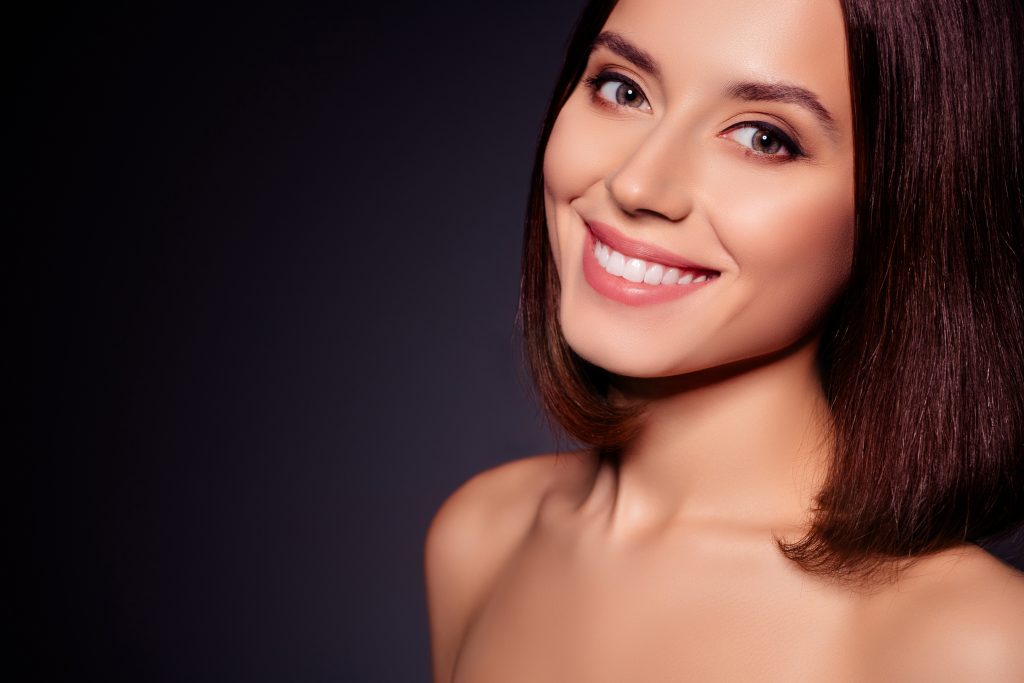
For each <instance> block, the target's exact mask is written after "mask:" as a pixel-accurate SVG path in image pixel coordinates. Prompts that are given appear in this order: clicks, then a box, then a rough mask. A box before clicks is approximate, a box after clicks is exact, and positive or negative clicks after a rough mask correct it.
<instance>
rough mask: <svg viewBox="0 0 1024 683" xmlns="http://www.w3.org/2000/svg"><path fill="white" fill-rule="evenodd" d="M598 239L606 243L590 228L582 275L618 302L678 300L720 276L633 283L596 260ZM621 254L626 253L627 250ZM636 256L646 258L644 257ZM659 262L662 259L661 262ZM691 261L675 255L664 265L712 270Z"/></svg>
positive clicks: (644, 304) (638, 303)
mask: <svg viewBox="0 0 1024 683" xmlns="http://www.w3.org/2000/svg"><path fill="white" fill-rule="evenodd" d="M598 239H599V240H600V241H601V242H604V240H603V239H601V238H600V237H596V235H595V233H594V232H593V231H591V230H588V231H587V235H586V244H585V246H584V248H583V278H584V279H585V280H586V281H587V284H589V285H590V287H591V289H593V290H594V291H595V292H597V293H598V294H600V295H601V296H604V297H605V298H608V299H611V300H612V301H617V302H619V303H622V304H626V305H627V306H649V305H653V304H660V303H664V302H666V301H673V300H675V299H679V298H680V297H684V296H686V295H687V294H693V293H695V292H697V291H699V290H702V289H703V288H704V287H706V286H708V285H710V284H711V283H713V282H715V281H716V280H717V278H714V279H711V280H705V281H704V282H698V283H696V284H693V283H690V284H686V285H649V284H647V283H644V282H630V281H629V280H626V279H625V278H621V277H617V276H615V275H612V274H611V273H609V272H608V271H606V270H605V269H604V268H602V267H601V264H600V263H598V262H597V257H596V256H595V255H594V245H595V244H596V241H595V240H598ZM604 243H605V244H607V245H608V246H610V247H612V248H613V249H615V250H616V251H619V249H618V248H616V247H615V246H613V245H612V244H610V243H608V242H604ZM655 251H657V250H655ZM622 253H623V254H624V255H627V252H622ZM661 253H665V252H661ZM634 254H636V252H635V251H633V252H632V253H629V254H628V255H629V256H634ZM634 257H635V258H643V257H641V256H634ZM645 260H646V259H645ZM650 260H652V261H655V260H657V259H656V258H655V257H654V256H653V255H651V256H650ZM659 263H663V262H662V261H659ZM689 263H690V262H689V261H686V260H680V259H679V258H678V257H675V258H673V259H672V260H670V261H669V262H668V263H665V265H672V266H674V267H677V268H691V269H693V268H699V269H702V270H709V271H710V270H711V269H710V268H704V267H703V266H696V265H686V264H689ZM677 264H684V265H677Z"/></svg>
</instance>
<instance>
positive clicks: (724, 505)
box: [595, 339, 831, 533]
mask: <svg viewBox="0 0 1024 683" xmlns="http://www.w3.org/2000/svg"><path fill="white" fill-rule="evenodd" d="M816 350H817V342H816V339H812V340H810V341H808V342H806V343H803V344H801V345H798V346H796V347H794V348H790V349H787V350H786V351H785V352H782V353H779V354H776V355H774V356H772V357H770V358H763V359H758V360H757V361H756V362H746V363H743V364H738V365H735V366H730V367H728V368H719V369H715V370H714V371H707V372H703V373H699V374H695V375H687V376H683V377H673V378H664V379H653V380H650V379H625V378H619V379H617V380H616V381H615V382H614V387H615V388H614V389H613V392H614V393H613V395H615V396H616V397H617V398H621V399H622V400H627V401H633V400H641V401H643V403H644V404H645V405H646V411H645V417H644V422H643V424H644V426H643V428H642V430H641V432H640V434H639V435H638V436H637V438H636V439H634V440H633V442H631V443H630V444H629V445H628V446H626V447H625V448H624V449H623V450H622V451H621V452H620V453H619V454H618V456H617V458H615V459H614V460H613V462H612V463H611V464H610V465H609V468H608V470H607V471H605V472H603V475H604V477H603V478H604V479H605V484H604V485H602V486H600V488H602V489H603V490H604V492H605V494H607V495H601V496H598V497H599V498H601V499H604V500H610V501H612V503H611V510H612V512H611V520H612V526H613V528H614V529H615V530H616V531H617V532H623V533H630V532H632V531H637V530H640V529H650V528H653V527H658V526H661V525H663V524H666V523H679V522H683V523H688V522H692V523H700V524H702V523H711V524H715V525H716V526H720V525H722V524H727V525H733V526H735V527H736V528H740V529H757V530H761V529H766V528H771V529H775V530H782V529H792V528H794V527H797V528H799V527H802V526H803V525H804V524H805V523H806V521H807V519H808V515H809V512H810V509H811V506H812V504H813V501H814V495H815V493H816V492H817V490H818V488H819V487H820V484H821V482H822V480H823V477H824V474H825V471H826V468H827V466H828V457H829V455H830V452H831V449H830V445H829V437H830V431H829V418H828V415H829V411H828V407H827V403H826V399H825V396H824V393H823V391H822V389H821V385H820V379H819V375H818V371H817V367H816V363H815V354H816ZM601 474H602V473H599V478H600V477H601ZM597 484H598V482H595V493H596V492H597V488H599V487H598V485H597Z"/></svg>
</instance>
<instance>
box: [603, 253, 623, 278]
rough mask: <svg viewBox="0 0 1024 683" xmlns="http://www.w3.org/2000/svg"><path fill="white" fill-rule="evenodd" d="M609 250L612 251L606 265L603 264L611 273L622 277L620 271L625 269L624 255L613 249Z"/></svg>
mask: <svg viewBox="0 0 1024 683" xmlns="http://www.w3.org/2000/svg"><path fill="white" fill-rule="evenodd" d="M611 252H612V253H611V255H610V256H609V257H608V265H607V266H605V270H607V271H608V272H609V273H611V274H612V275H615V276H617V277H622V272H623V271H624V270H625V269H626V257H625V256H623V255H622V254H620V253H619V252H617V251H615V250H614V249H612V250H611Z"/></svg>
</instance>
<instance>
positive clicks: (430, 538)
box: [424, 453, 588, 681]
mask: <svg viewBox="0 0 1024 683" xmlns="http://www.w3.org/2000/svg"><path fill="white" fill-rule="evenodd" d="M587 459H588V456H587V455H585V454H583V453H558V454H548V455H537V456H533V457H529V458H523V459H520V460H513V461H511V462H507V463H504V464H502V465H498V466H497V467H493V468H491V469H488V470H485V471H483V472H480V473H479V474H477V475H475V476H473V477H472V478H470V479H469V480H468V481H466V482H465V483H464V484H462V486H460V487H459V488H458V489H457V490H456V491H455V492H454V493H452V494H451V495H450V496H449V497H448V498H447V500H445V501H444V503H443V504H442V505H441V507H440V508H439V509H438V511H437V513H436V514H435V515H434V519H433V521H432V522H431V524H430V528H429V529H428V531H427V537H426V543H425V546H424V570H425V574H426V589H427V607H428V612H429V618H430V639H431V652H432V657H433V661H434V676H435V680H439V681H440V680H445V678H446V672H449V671H450V668H451V666H452V665H453V664H454V657H455V655H456V653H457V650H458V647H459V645H460V643H461V640H462V636H463V634H464V631H465V628H466V626H467V624H468V622H469V620H470V619H471V618H472V616H473V614H474V612H475V611H476V609H477V608H478V607H479V606H480V604H481V603H482V601H483V600H484V599H485V597H486V595H487V594H488V592H489V589H490V588H491V587H492V585H493V583H494V581H495V580H496V579H497V578H498V576H499V575H500V573H501V570H502V569H503V567H504V566H505V565H506V564H507V563H508V561H509V559H510V558H511V557H512V555H513V554H514V553H515V550H516V548H517V547H518V546H519V544H520V542H521V541H522V540H523V539H524V538H525V537H526V535H527V533H528V532H529V529H530V527H531V525H532V523H533V521H534V519H535V517H536V514H537V510H538V508H539V506H540V503H541V501H542V500H543V499H544V497H545V496H546V495H548V493H549V492H550V491H552V490H553V489H555V488H558V487H560V486H563V485H566V484H568V483H570V482H571V481H572V480H574V479H578V478H579V476H580V473H581V472H582V471H583V469H584V468H585V467H586V462H587Z"/></svg>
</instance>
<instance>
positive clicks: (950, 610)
mask: <svg viewBox="0 0 1024 683" xmlns="http://www.w3.org/2000/svg"><path fill="white" fill-rule="evenodd" d="M870 602H871V603H873V607H872V612H873V615H872V617H871V618H870V620H869V622H868V624H866V627H867V630H868V631H869V632H870V634H869V641H868V642H869V651H868V652H866V653H865V655H866V657H865V661H866V662H870V664H869V666H870V667H871V669H872V671H871V672H870V673H871V675H870V676H869V679H870V680H900V681H930V682H931V681H966V680H975V681H993V682H1000V681H1024V649H1022V648H1021V643H1022V642H1024V574H1021V573H1020V572H1018V571H1016V570H1014V569H1012V568H1011V567H1008V566H1006V565H1004V564H1003V563H1001V562H1000V561H999V560H997V559H996V558H994V557H992V556H991V555H989V554H988V553H986V552H985V551H983V550H981V549H980V548H977V547H974V546H964V547H962V548H957V549H953V550H949V551H945V552H942V553H938V554H937V555H935V556H932V557H929V558H926V559H923V560H921V561H919V563H918V564H916V565H914V566H913V567H911V568H910V569H909V570H907V571H906V573H905V575H904V576H901V578H900V579H899V580H898V581H897V582H896V583H895V584H894V585H892V586H890V587H888V588H887V589H885V590H883V591H880V592H879V593H878V594H876V595H874V596H872V597H871V598H870Z"/></svg>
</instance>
